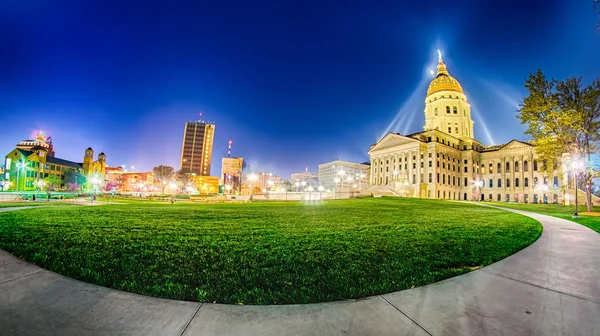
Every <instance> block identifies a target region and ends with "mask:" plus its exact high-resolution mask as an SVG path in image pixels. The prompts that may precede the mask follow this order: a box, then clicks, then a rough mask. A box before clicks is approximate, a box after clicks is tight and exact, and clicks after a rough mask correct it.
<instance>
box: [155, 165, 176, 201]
mask: <svg viewBox="0 0 600 336" xmlns="http://www.w3.org/2000/svg"><path fill="white" fill-rule="evenodd" d="M174 174H175V169H174V168H173V167H171V166H163V165H160V166H158V167H154V168H152V175H153V177H154V184H156V185H157V186H159V187H160V188H162V193H163V194H164V193H165V188H166V187H167V185H168V184H169V183H170V182H171V181H172V180H173V175H174Z"/></svg>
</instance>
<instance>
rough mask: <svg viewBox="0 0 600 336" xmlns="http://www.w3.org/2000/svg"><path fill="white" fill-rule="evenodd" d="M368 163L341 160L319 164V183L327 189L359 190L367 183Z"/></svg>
mask: <svg viewBox="0 0 600 336" xmlns="http://www.w3.org/2000/svg"><path fill="white" fill-rule="evenodd" d="M369 169H370V167H369V165H368V164H364V163H355V162H348V161H342V160H335V161H332V162H328V163H324V164H320V165H319V185H320V186H322V187H323V188H325V189H328V190H335V189H344V190H361V189H364V188H366V187H368V185H369V179H368V177H369Z"/></svg>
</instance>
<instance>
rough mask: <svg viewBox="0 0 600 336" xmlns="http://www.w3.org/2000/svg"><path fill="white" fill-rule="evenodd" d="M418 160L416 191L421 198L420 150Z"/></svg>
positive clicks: (417, 154)
mask: <svg viewBox="0 0 600 336" xmlns="http://www.w3.org/2000/svg"><path fill="white" fill-rule="evenodd" d="M416 156H417V157H416V159H417V163H416V165H417V189H416V195H417V197H418V198H421V150H420V148H419V150H418V151H417V153H416Z"/></svg>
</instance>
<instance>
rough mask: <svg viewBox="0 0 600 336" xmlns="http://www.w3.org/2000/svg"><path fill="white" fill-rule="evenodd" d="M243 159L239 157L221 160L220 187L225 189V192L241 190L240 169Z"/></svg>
mask: <svg viewBox="0 0 600 336" xmlns="http://www.w3.org/2000/svg"><path fill="white" fill-rule="evenodd" d="M243 166H244V159H243V158H241V157H233V158H232V157H224V158H222V159H221V176H219V180H221V181H220V182H221V185H223V186H224V187H225V189H227V190H226V191H227V192H228V193H229V192H235V191H236V190H237V191H240V190H241V183H242V179H241V176H242V168H243Z"/></svg>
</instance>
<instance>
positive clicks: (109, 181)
mask: <svg viewBox="0 0 600 336" xmlns="http://www.w3.org/2000/svg"><path fill="white" fill-rule="evenodd" d="M106 189H107V190H118V191H123V192H142V191H152V190H154V176H153V174H152V172H132V171H126V170H125V169H123V168H122V167H107V168H106Z"/></svg>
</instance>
